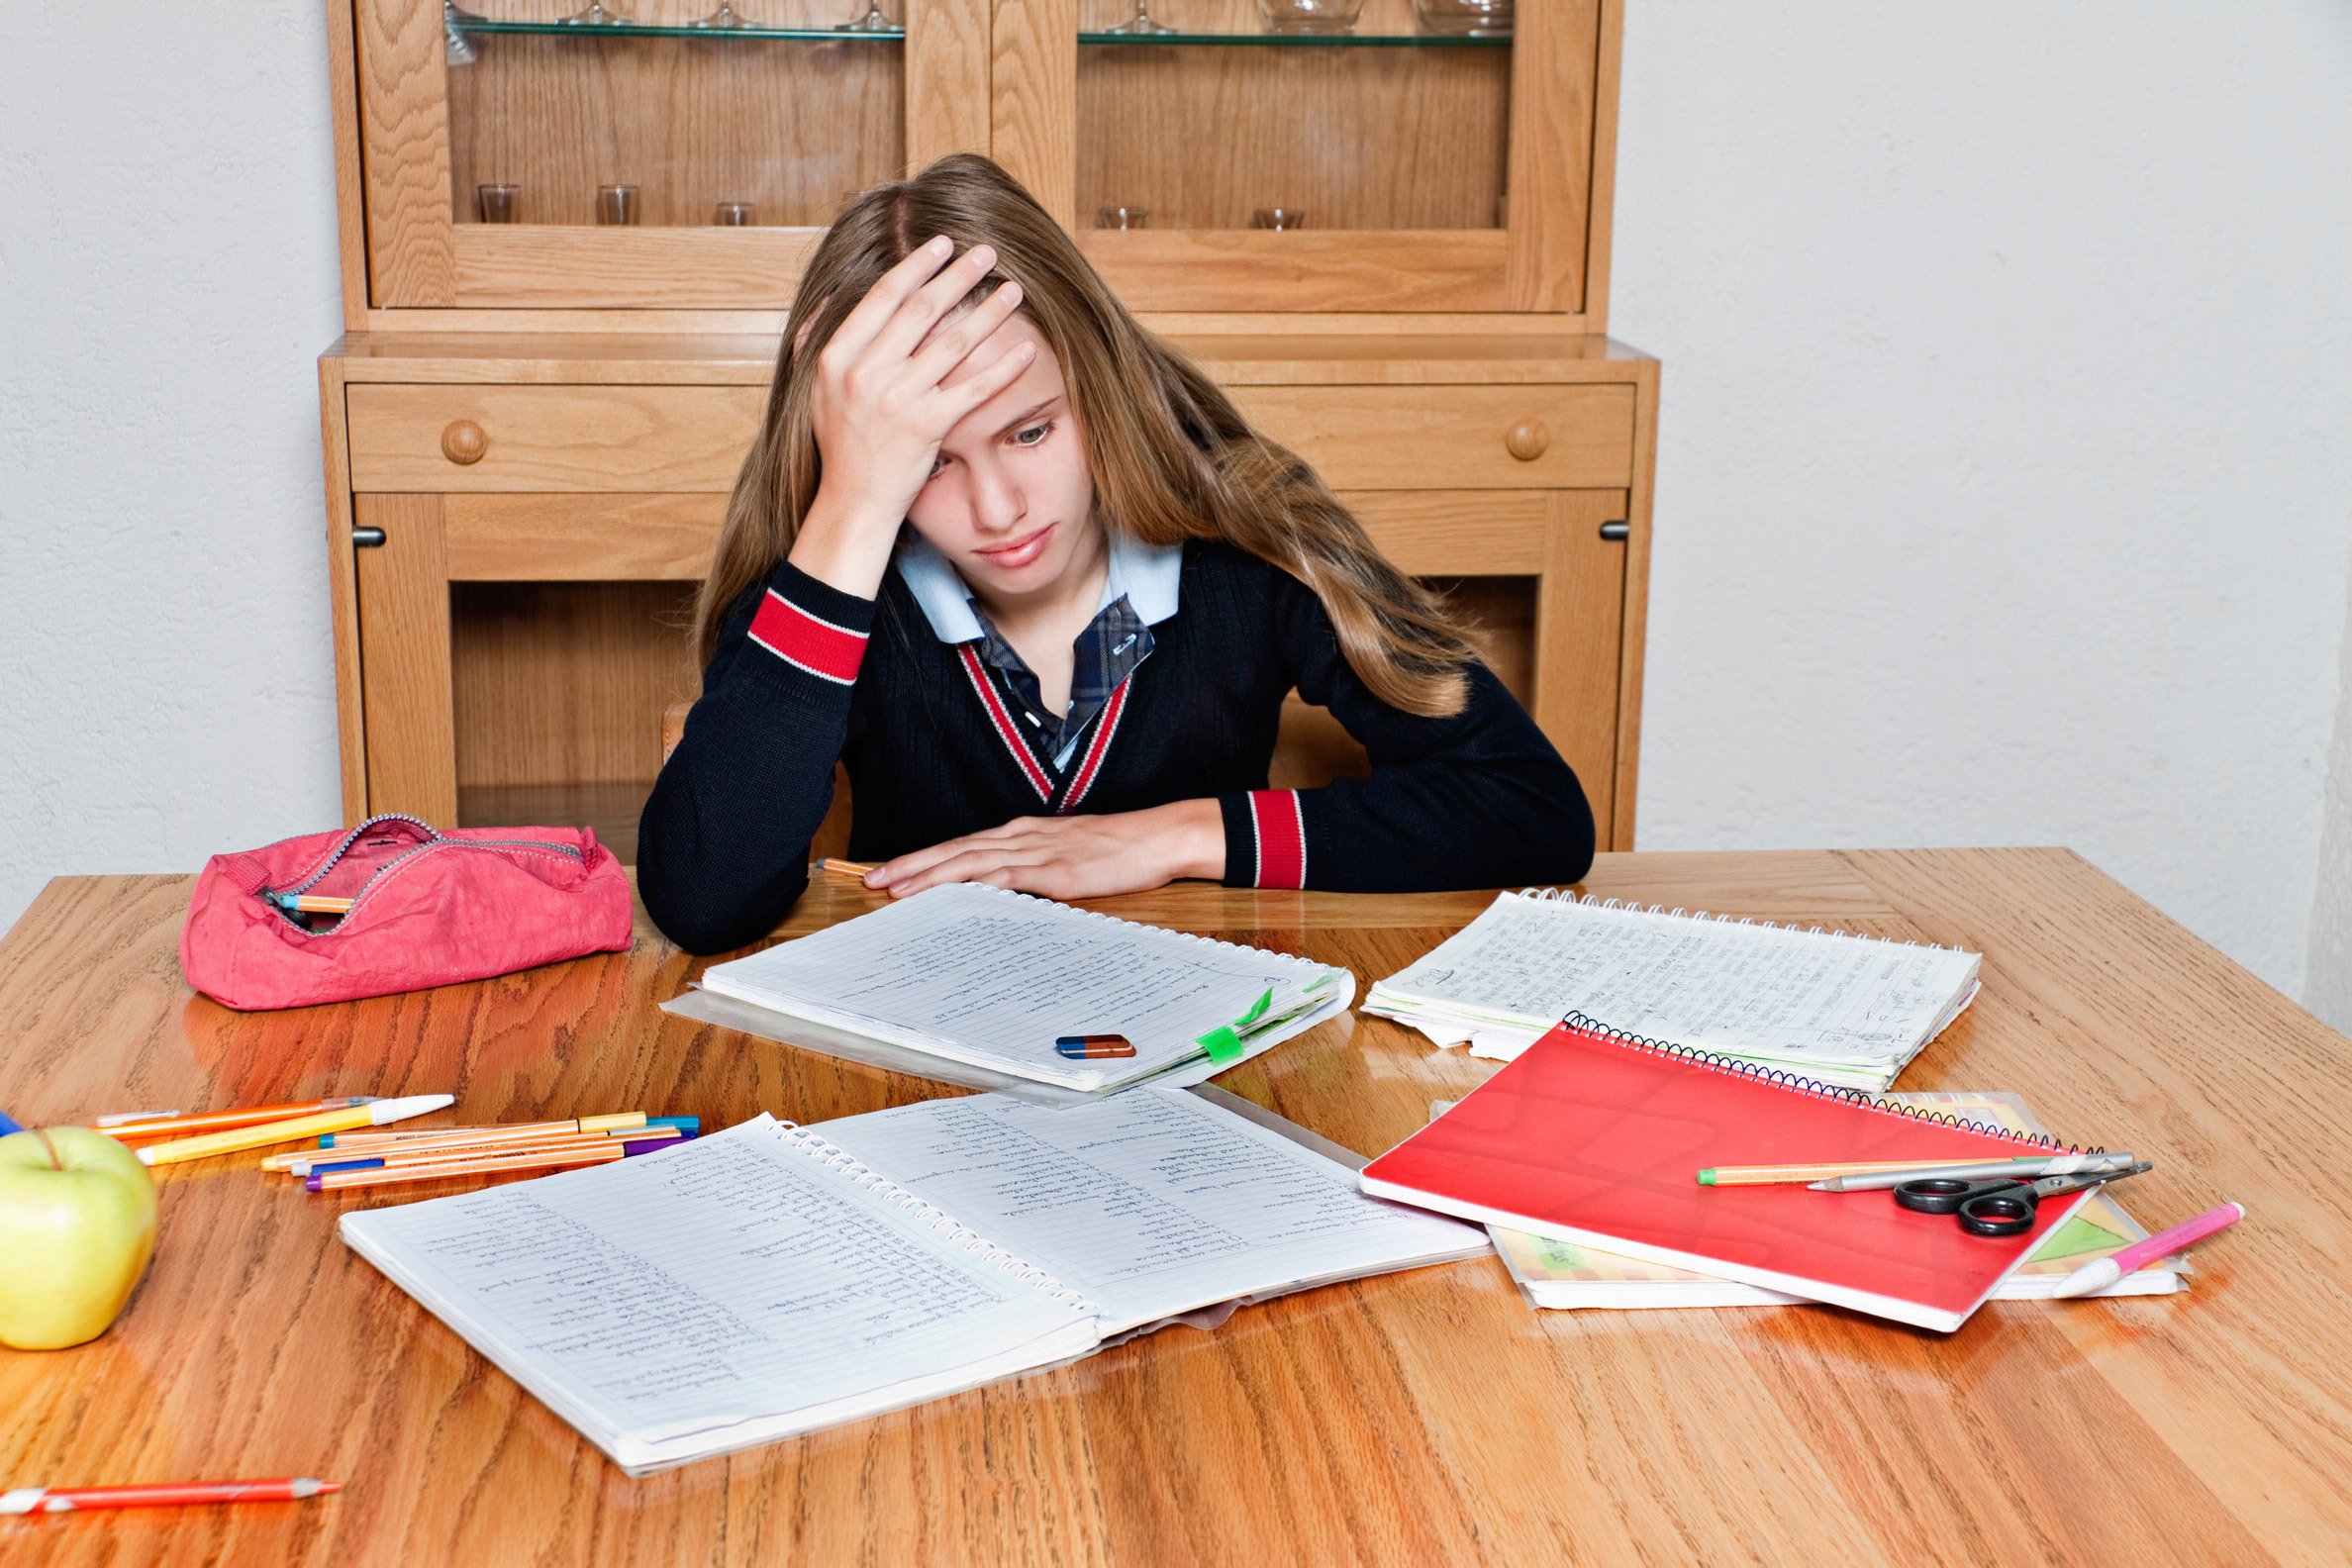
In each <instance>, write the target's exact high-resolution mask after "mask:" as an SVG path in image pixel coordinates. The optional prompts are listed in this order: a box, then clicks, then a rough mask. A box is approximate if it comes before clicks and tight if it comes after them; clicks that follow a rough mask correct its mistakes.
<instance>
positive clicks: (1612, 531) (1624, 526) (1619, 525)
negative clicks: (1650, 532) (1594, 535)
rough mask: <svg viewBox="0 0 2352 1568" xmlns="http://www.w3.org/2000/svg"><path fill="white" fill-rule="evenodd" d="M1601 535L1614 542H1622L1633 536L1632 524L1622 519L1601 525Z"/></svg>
mask: <svg viewBox="0 0 2352 1568" xmlns="http://www.w3.org/2000/svg"><path fill="white" fill-rule="evenodd" d="M1601 537H1602V538H1603V539H1609V540H1611V541H1612V542H1615V543H1620V544H1621V543H1623V542H1624V541H1625V540H1626V539H1631V538H1632V537H1633V525H1632V524H1630V523H1627V522H1624V521H1622V520H1619V521H1618V522H1616V523H1604V524H1602V525H1601Z"/></svg>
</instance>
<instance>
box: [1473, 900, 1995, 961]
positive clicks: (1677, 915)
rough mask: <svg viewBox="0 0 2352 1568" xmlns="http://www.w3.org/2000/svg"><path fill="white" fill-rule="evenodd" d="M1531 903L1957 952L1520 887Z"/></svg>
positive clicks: (1856, 933)
mask: <svg viewBox="0 0 2352 1568" xmlns="http://www.w3.org/2000/svg"><path fill="white" fill-rule="evenodd" d="M1515 896H1516V897H1519V898H1522V899H1525V900H1526V901H1527V902H1528V903H1530V904H1582V905H1585V906H1586V907H1588V908H1591V909H1604V910H1623V911H1624V912H1625V913H1626V914H1628V915H1664V916H1667V917H1669V918H1670V919H1678V920H1701V921H1714V922H1715V923H1716V924H1717V925H1719V926H1753V927H1755V928H1756V929H1757V930H1758V931H1788V932H1789V933H1791V934H1792V935H1797V936H1836V937H1840V938H1842V939H1844V940H1846V941H1859V942H1877V943H1878V944H1879V945H1880V946H1882V947H1928V948H1933V949H1934V950H1935V951H1937V952H1959V951H1961V950H1962V949H1960V948H1958V947H1946V946H1945V945H1944V944H1943V943H1941V942H1920V941H1909V940H1906V941H1897V940H1896V939H1895V938H1894V937H1892V936H1869V935H1865V934H1863V933H1862V932H1861V931H1838V930H1837V929H1835V928H1834V927H1832V928H1830V929H1828V930H1823V929H1822V928H1821V927H1818V926H1799V925H1797V924H1795V923H1794V922H1791V923H1790V924H1788V925H1786V926H1784V925H1782V924H1781V923H1780V922H1779V921H1760V920H1758V919H1756V918H1755V917H1754V916H1753V915H1738V916H1732V915H1715V914H1711V913H1710V912H1708V911H1706V910H1693V909H1684V908H1682V907H1681V906H1679V905H1677V906H1676V907H1675V908H1673V909H1665V908H1662V907H1661V906H1659V905H1656V904H1647V905H1645V904H1643V903H1642V902H1641V901H1640V900H1639V899H1614V898H1613V899H1602V898H1595V897H1594V896H1593V895H1592V894H1590V893H1583V894H1580V893H1578V892H1577V891H1576V890H1575V889H1574V888H1536V887H1524V888H1520V889H1519V892H1518V893H1517V894H1516V895H1515Z"/></svg>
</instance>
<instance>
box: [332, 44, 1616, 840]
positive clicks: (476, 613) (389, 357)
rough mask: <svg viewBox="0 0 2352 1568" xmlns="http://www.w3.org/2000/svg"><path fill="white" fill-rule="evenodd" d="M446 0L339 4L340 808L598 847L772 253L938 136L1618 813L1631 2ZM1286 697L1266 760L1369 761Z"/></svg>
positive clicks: (636, 731)
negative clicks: (1324, 23)
mask: <svg viewBox="0 0 2352 1568" xmlns="http://www.w3.org/2000/svg"><path fill="white" fill-rule="evenodd" d="M476 4H477V5H478V7H479V14H476V12H475V11H473V10H469V9H463V8H459V7H456V6H453V5H449V4H445V3H443V0H329V19H330V28H331V32H332V35H333V49H334V70H335V90H336V105H335V110H336V127H337V148H336V151H337V174H338V188H339V191H340V197H341V200H340V209H341V222H342V253H343V309H344V325H345V328H346V332H345V335H344V337H343V340H342V341H341V342H340V343H337V344H336V345H335V346H334V347H333V348H331V349H330V350H329V351H328V352H327V353H326V354H325V355H324V356H322V358H321V360H320V383H319V384H320V400H321V413H322V418H323V420H324V424H325V434H326V452H327V511H328V544H329V551H330V559H331V562H332V578H331V580H332V584H333V592H334V613H335V645H336V673H337V695H338V706H339V712H340V715H341V731H342V748H343V810H344V814H345V816H346V817H347V818H348V819H350V820H352V821H356V820H358V819H359V818H360V817H362V816H364V815H366V814H367V813H370V812H382V811H406V812H412V813H414V814H416V815H418V816H421V817H424V818H425V819H427V820H428V821H431V822H435V823H457V824H462V825H473V824H500V823H517V822H574V823H589V824H592V825H593V826H594V827H595V828H596V829H597V831H598V834H599V836H600V837H604V838H606V839H607V840H608V841H610V842H613V843H614V844H615V846H616V847H617V848H618V849H620V850H621V852H622V854H623V857H624V858H633V854H632V850H633V848H634V844H635V840H636V824H637V809H638V807H639V805H640V804H641V803H642V801H643V799H644V795H645V792H646V790H647V789H648V788H649V787H650V785H651V782H652V779H653V776H654V774H655V773H656V772H657V771H658V768H659V765H660V757H661V745H660V731H661V717H662V714H663V712H664V710H665V709H667V708H669V707H671V706H672V705H674V704H676V703H679V702H681V701H682V700H685V699H687V698H690V697H691V696H692V695H693V694H694V692H695V691H696V690H697V688H698V685H699V672H698V671H697V670H696V669H695V667H694V665H693V661H692V654H691V649H690V648H689V645H688V639H687V622H688V617H689V612H690V605H691V601H692V595H693V591H694V587H695V584H696V583H697V582H698V581H699V580H700V579H701V577H702V575H703V573H704V571H705V569H706V567H707V565H708V562H709V558H710V553H711V547H712V543H713V540H714V539H715V537H716V534H717V530H718V526H719V522H720V519H721V516H722V514H723V513H724V510H725V507H726V503H727V497H728V492H729V491H730V490H731V489H732V488H733V485H734V483H735V472H736V469H737V466H738V465H739V463H740V461H741V457H742V453H743V451H744V449H745V448H746V446H747V445H748V443H749V441H750V440H751V436H752V433H753V430H754V429H755V427H756V425H757V422H758V419H759V415H760V410H761V407H762V405H763V402H764V400H765V396H766V389H767V383H768V380H769V378H770V376H771V374H772V373H773V369H774V364H775V357H776V350H777V343H778V336H777V335H778V333H779V332H780V329H781V325H782V320H783V312H784V310H785V308H786V307H787V305H788V303H789V301H790V298H791V295H792V291H793V288H794V285H795V283H796V281H797V279H798V276H799V271H800V267H801V265H802V263H803V260H804V258H805V257H806V255H807V254H808V252H809V251H810V249H811V248H812V247H813V246H814V245H815V244H816V241H817V238H818V236H819V235H820V234H821V233H822V232H823V229H824V226H825V224H826V223H827V222H828V221H829V220H830V219H831V217H832V215H833V211H834V210H835V209H836V208H837V207H838V205H839V203H840V202H841V200H842V199H843V198H844V197H845V196H846V195H848V194H849V193H851V192H853V191H855V190H857V189H859V188H862V187H864V186H867V185H871V184H874V183H877V182H880V181H883V180H887V179H890V178H894V177H897V176H898V175H899V174H900V173H902V172H903V171H905V170H908V169H911V168H915V167H920V166H921V165H922V164H924V163H925V162H928V161H929V160H930V159H931V158H933V157H936V156H939V155H941V154H943V153H946V152H950V151H956V150H966V149H968V150H975V151H985V152H987V153H989V154H990V155H991V156H993V157H995V158H996V159H997V160H998V161H999V162H1001V163H1003V164H1004V165H1005V166H1006V167H1007V168H1009V169H1010V170H1012V172H1013V173H1014V174H1015V175H1017V176H1018V177H1019V178H1021V179H1022V180H1023V182H1024V183H1025V184H1027V185H1028V186H1029V189H1030V191H1031V192H1032V193H1034V194H1035V195H1036V197H1037V198H1038V200H1039V201H1041V202H1042V203H1043V204H1044V205H1045V207H1046V208H1047V210H1048V211H1050V212H1052V213H1053V214H1054V216H1055V217H1056V218H1058V219H1060V220H1061V221H1062V222H1063V223H1065V224H1066V225H1068V226H1069V227H1070V229H1071V230H1072V231H1073V232H1074V233H1075V234H1076V235H1077V237H1078V239H1079V243H1080V245H1082V247H1083V248H1084V249H1085V251H1086V253H1087V255H1088V256H1089V257H1090V258H1091V259H1092V260H1093V261H1094V263H1095V264H1096V265H1097V266H1098V267H1099V268H1100V269H1101V270H1102V272H1103V274H1104V276H1105V277H1106V278H1107V279H1108V280H1109V281H1110V283H1111V285H1112V286H1113V288H1114V289H1116V290H1117V291H1118V293H1119V294H1120V296H1121V298H1122V299H1124V300H1126V301H1127V303H1128V305H1129V306H1130V307H1131V308H1133V309H1135V310H1136V311H1137V312H1138V314H1139V315H1140V316H1141V317H1142V319H1143V321H1144V322H1145V324H1146V325H1148V326H1150V327H1152V328H1153V329H1155V330H1156V331H1159V332H1161V333H1163V334H1165V335H1167V336H1168V337H1170V338H1171V339H1173V340H1174V341H1175V342H1177V343H1179V344H1180V345H1181V346H1182V347H1184V348H1185V349H1186V350H1188V351H1189V352H1191V353H1192V354H1194V355H1195V356H1196V357H1197V358H1198V359H1199V360H1200V361H1201V362H1202V363H1203V364H1204V365H1206V366H1207V367H1208V368H1209V370H1210V371H1211V372H1212V373H1213V374H1214V375H1216V376H1217V377H1218V379H1219V380H1220V381H1221V382H1223V383H1224V384H1225V386H1227V387H1228V388H1229V389H1230V390H1231V391H1232V393H1233V395H1234V397H1235V399H1236V400H1237V401H1238V402H1239V404H1240V405H1241V407H1242V408H1243V409H1244V410H1245V411H1246V412H1247V413H1248V415H1249V416H1250V418H1251V419H1253V420H1254V421H1256V422H1258V423H1259V424H1260V425H1261V426H1262V428H1264V429H1265V430H1266V431H1267V433H1268V434H1269V435H1271V436H1273V437H1274V438H1275V439H1276V440H1278V441H1283V442H1285V443H1287V444H1289V445H1290V446H1292V447H1294V448H1295V449H1296V450H1298V451H1299V453H1300V454H1301V455H1302V456H1304V457H1305V458H1306V459H1307V460H1308V461H1310V462H1311V463H1313V464H1314V465H1315V466H1316V468H1317V469H1318V471H1320V472H1321V473H1322V474H1323V476H1324V478H1325V479H1326V480H1327V481H1328V482H1329V483H1330V484H1331V485H1332V486H1333V487H1334V488H1335V489H1336V490H1338V491H1339V492H1340V493H1341V495H1342V496H1344V497H1345V498H1346V499H1347V501H1348V502H1349V503H1350V505H1352V506H1353V507H1355V508H1356V509H1357V511H1358V513H1359V515H1360V516H1361V517H1362V519H1363V521H1364V523H1365V525H1366V527H1367V528H1368V529H1369V530H1370V531H1371V532H1372V534H1373V536H1374V537H1375V538H1376V539H1378V540H1379V541H1380V543H1381V545H1382V547H1383V548H1384V549H1386V550H1387V551H1388V552H1389V554H1390V555H1391V557H1392V558H1394V559H1395V560H1397V561H1398V563H1399V564H1400V565H1402V566H1404V567H1405V568H1406V569H1407V570H1409V571H1412V572H1414V573H1415V574H1417V575H1421V576H1423V577H1426V578H1429V579H1433V580H1436V581H1438V582H1440V583H1441V584H1442V585H1443V586H1444V587H1445V588H1446V589H1447V590H1448V591H1449V592H1450V593H1451V594H1453V595H1454V596H1455V598H1456V601H1457V603H1460V604H1462V605H1463V606H1464V607H1465V608H1466V609H1467V610H1468V611H1469V612H1470V613H1471V614H1472V616H1473V617H1474V618H1475V619H1476V620H1478V621H1479V622H1480V624H1481V625H1482V627H1483V628H1484V629H1485V637H1486V639H1487V647H1488V650H1489V658H1490V662H1492V663H1493V664H1494V665H1495V667H1496V669H1497V672H1498V673H1499V674H1500V675H1501V676H1502V677H1503V679H1504V680H1505V682H1506V683H1507V684H1508V685H1510V686H1511V687H1512V688H1513V689H1514V690H1515V691H1517V692H1518V693H1519V696H1520V698H1521V700H1522V701H1524V702H1525V703H1526V704H1527V706H1528V708H1529V709H1530V711H1531V712H1532V713H1533V714H1534V715H1535V718H1536V720H1537V722H1538V723H1540V724H1541V725H1542V726H1543V728H1544V729H1545V731H1546V732H1547V733H1548V734H1549V735H1551V736H1552V738H1553V739H1554V740H1555V741H1556V742H1557V743H1558V745H1559V747H1560V749H1561V751H1562V752H1563V753H1564V754H1565V755H1566V756H1567V758H1568V759H1569V761H1570V762H1571V763H1572V764H1573V765H1574V766H1575V768H1576V770H1577V773H1578V774H1579V776H1580V777H1582V778H1583V780H1584V781H1585V784H1586V787H1587V789H1588V791H1589V792H1590V793H1591V795H1592V797H1593V802H1594V807H1595V811H1596V813H1597V815H1598V817H1599V819H1600V831H1601V842H1602V846H1603V847H1605V848H1611V847H1614V848H1618V849H1623V848H1627V847H1630V845H1631V842H1632V834H1633V806H1634V760H1635V750H1636V745H1635V741H1636V734H1637V726H1638V722H1639V716H1640V698H1641V645H1642V629H1643V604H1644V595H1645V584H1646V578H1647V562H1648V539H1649V517H1650V480H1651V470H1652V466H1653V454H1654V451H1655V428H1656V418H1657V393H1658V377H1657V370H1658V366H1657V362H1656V361H1655V360H1652V359H1650V358H1648V357H1646V356H1644V355H1642V354H1640V353H1638V352H1636V351H1634V350H1632V349H1629V348H1627V347H1625V346H1623V345H1622V344H1619V343H1614V342H1612V341H1611V340H1610V339H1609V338H1608V337H1607V336H1606V332H1605V318H1606V299H1607V282H1608V275H1607V274H1608V253H1609V245H1608V240H1609V207H1610V201H1609V197H1610V181H1611V165H1612V161H1613V144H1614V140H1615V127H1616V91H1617V52H1618V49H1617V39H1618V26H1619V20H1620V6H1619V0H1518V4H1517V7H1516V10H1517V18H1516V26H1515V28H1514V29H1513V30H1512V31H1511V32H1508V33H1503V34H1498V35H1495V36H1480V35H1478V34H1476V33H1461V32H1444V31H1435V30H1434V29H1436V28H1439V27H1443V26H1446V25H1449V24H1448V23H1447V22H1446V20H1445V19H1444V18H1442V17H1437V18H1428V17H1424V15H1423V12H1424V11H1427V12H1439V11H1458V10H1471V11H1474V10H1477V9H1479V8H1478V7H1476V6H1463V5H1461V4H1460V3H1459V0H1448V3H1445V4H1437V3H1434V0H1364V4H1363V7H1362V14H1361V16H1360V17H1359V18H1358V20H1357V21H1356V23H1355V25H1354V27H1353V29H1352V31H1349V32H1346V33H1341V34H1329V33H1323V34H1317V33H1280V32H1274V31H1270V24H1269V21H1268V17H1267V14H1266V9H1263V8H1262V7H1264V6H1267V5H1269V4H1270V0H1146V4H1145V7H1144V8H1143V9H1145V11H1146V13H1147V15H1148V17H1149V18H1150V19H1151V20H1152V21H1153V22H1155V23H1157V24H1160V25H1163V26H1172V27H1175V28H1179V29H1182V30H1183V31H1181V32H1178V33H1172V34H1158V35H1142V34H1137V33H1131V32H1122V31H1119V29H1120V28H1122V27H1123V26H1124V25H1126V24H1127V23H1129V22H1131V21H1132V19H1133V18H1134V17H1135V15H1136V13H1137V10H1138V6H1137V4H1136V0H745V3H743V4H742V5H741V6H740V7H739V14H738V9H737V8H735V7H732V6H731V7H722V6H720V5H719V0H619V3H617V4H615V5H613V6H610V7H607V8H601V9H599V8H595V7H591V8H590V13H592V14H593V15H594V16H596V17H602V18H607V19H609V18H611V17H613V16H614V15H616V14H625V15H626V17H627V19H628V20H626V21H611V20H586V21H581V20H567V17H578V16H581V15H583V14H587V13H582V10H581V7H580V6H579V5H576V4H574V3H573V0H476ZM1271 8H1272V9H1280V8H1279V7H1278V6H1273V7H1271ZM860 13H865V14H864V15H862V16H861V15H860ZM711 21H727V22H733V23H735V24H736V25H735V26H733V27H724V28H723V27H718V26H712V25H707V22H711ZM845 23H847V24H862V26H857V25H853V26H850V27H844V26H843V24H845ZM1450 25H1452V26H1457V27H1458V26H1461V25H1463V24H1460V23H1452V24H1450ZM1278 210H1279V211H1280V212H1281V214H1282V217H1281V218H1279V219H1277V218H1275V217H1274V216H1272V215H1273V214H1274V213H1276V212H1277V211H1278ZM1302 213H1303V215H1304V221H1303V224H1301V223H1300V222H1299V215H1301V214H1302ZM615 220H619V221H615ZM1123 222H1124V224H1125V227H1122V226H1121V225H1122V223H1123ZM1275 223H1280V225H1281V226H1280V227H1269V226H1268V225H1272V224H1275ZM1293 706H1294V710H1295V711H1294V713H1293V715H1292V720H1291V722H1289V723H1287V724H1286V726H1285V733H1284V744H1283V748H1282V751H1281V753H1280V754H1279V755H1278V757H1277V766H1276V771H1277V778H1276V782H1278V783H1300V782H1313V781H1315V780H1316V778H1317V776H1318V775H1320V776H1328V775H1329V773H1330V772H1331V771H1333V770H1336V769H1343V768H1346V767H1348V766H1350V765H1353V764H1354V763H1360V753H1355V754H1354V757H1353V758H1352V759H1351V756H1350V750H1351V747H1352V742H1348V741H1347V740H1346V738H1345V736H1344V735H1343V734H1339V733H1337V727H1336V725H1335V724H1333V723H1332V722H1331V721H1330V720H1329V719H1328V716H1326V715H1323V714H1321V713H1320V712H1318V711H1315V710H1309V709H1305V708H1304V707H1303V706H1301V705H1299V704H1297V702H1296V700H1295V699H1294V704H1293Z"/></svg>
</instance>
